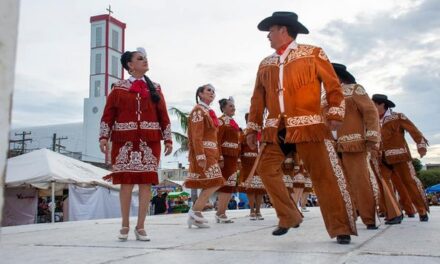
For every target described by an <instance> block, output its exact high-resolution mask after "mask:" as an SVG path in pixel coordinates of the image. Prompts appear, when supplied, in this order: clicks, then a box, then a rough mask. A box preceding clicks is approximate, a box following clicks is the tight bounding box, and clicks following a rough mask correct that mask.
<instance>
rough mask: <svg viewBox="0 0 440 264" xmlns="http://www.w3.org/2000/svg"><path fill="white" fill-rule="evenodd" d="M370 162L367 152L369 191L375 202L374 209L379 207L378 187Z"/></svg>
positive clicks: (369, 154)
mask: <svg viewBox="0 0 440 264" xmlns="http://www.w3.org/2000/svg"><path fill="white" fill-rule="evenodd" d="M370 160H371V153H370V152H367V168H368V175H369V176H370V184H371V189H372V190H373V196H374V201H375V202H376V207H377V206H379V203H380V200H379V198H380V197H379V185H378V184H377V180H376V176H375V174H374V171H373V168H372V167H371V163H370Z"/></svg>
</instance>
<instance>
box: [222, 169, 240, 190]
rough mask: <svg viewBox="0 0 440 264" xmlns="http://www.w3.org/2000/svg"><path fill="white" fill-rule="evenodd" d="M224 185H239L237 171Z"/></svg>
mask: <svg viewBox="0 0 440 264" xmlns="http://www.w3.org/2000/svg"><path fill="white" fill-rule="evenodd" d="M224 186H230V187H235V186H237V173H236V172H234V173H233V174H232V175H231V176H229V177H228V180H227V181H226V183H225V185H224Z"/></svg>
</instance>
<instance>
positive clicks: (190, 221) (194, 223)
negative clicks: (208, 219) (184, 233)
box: [187, 217, 209, 228]
mask: <svg viewBox="0 0 440 264" xmlns="http://www.w3.org/2000/svg"><path fill="white" fill-rule="evenodd" d="M187 223H188V228H191V227H192V226H193V225H195V226H197V227H198V228H209V225H207V224H205V223H202V222H197V221H196V220H195V219H194V218H192V217H188V221H187Z"/></svg>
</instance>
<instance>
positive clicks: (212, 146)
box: [202, 141, 217, 149]
mask: <svg viewBox="0 0 440 264" xmlns="http://www.w3.org/2000/svg"><path fill="white" fill-rule="evenodd" d="M202 144H203V147H204V148H209V149H217V143H216V142H214V141H203V142H202Z"/></svg>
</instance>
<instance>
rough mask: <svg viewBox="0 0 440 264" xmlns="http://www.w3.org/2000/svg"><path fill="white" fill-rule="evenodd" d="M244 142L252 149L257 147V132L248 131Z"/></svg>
mask: <svg viewBox="0 0 440 264" xmlns="http://www.w3.org/2000/svg"><path fill="white" fill-rule="evenodd" d="M246 143H247V145H248V146H249V148H250V149H252V150H254V149H256V148H257V134H256V133H249V134H248V135H247V136H246Z"/></svg>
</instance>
